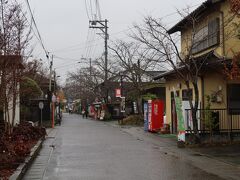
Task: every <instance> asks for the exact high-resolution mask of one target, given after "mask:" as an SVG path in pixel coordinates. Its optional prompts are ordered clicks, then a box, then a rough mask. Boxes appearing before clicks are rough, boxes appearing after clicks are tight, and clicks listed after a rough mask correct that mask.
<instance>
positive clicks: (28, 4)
mask: <svg viewBox="0 0 240 180" xmlns="http://www.w3.org/2000/svg"><path fill="white" fill-rule="evenodd" d="M25 2H26V4H27V7H28V10H29V12H30V15H31V19H32V21H33V24H34V26H35V29H36V31H37V34H38V37H39V40H40V44H41V46H42V48H43V50H44V52H45V55H46V57H47V58H48V51H47V49H46V48H45V46H44V44H43V40H42V37H41V34H40V32H39V30H38V27H37V23H36V21H35V18H34V16H33V13H32V10H31V6H30V3H29V1H28V0H25Z"/></svg>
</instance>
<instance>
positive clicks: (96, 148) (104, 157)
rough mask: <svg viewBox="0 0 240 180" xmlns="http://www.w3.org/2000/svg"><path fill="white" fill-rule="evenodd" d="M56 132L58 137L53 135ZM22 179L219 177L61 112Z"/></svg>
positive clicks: (97, 124) (105, 127) (131, 138)
mask: <svg viewBox="0 0 240 180" xmlns="http://www.w3.org/2000/svg"><path fill="white" fill-rule="evenodd" d="M54 136H56V138H54ZM24 179H62V180H66V179H81V180H84V179H88V180H95V179H96V180H108V179H109V180H130V179H131V180H134V179H136V180H148V179H151V180H165V179H183V180H187V179H194V180H198V179H199V180H200V179H204V180H205V179H211V180H215V179H216V180H219V179H220V178H218V177H216V176H213V175H210V174H207V173H205V172H204V171H202V170H200V169H197V168H195V167H193V166H191V165H188V164H186V163H185V162H183V161H181V160H179V159H177V158H174V157H171V156H167V155H165V154H164V153H163V152H161V151H160V150H159V149H157V148H155V146H153V145H152V144H149V143H146V142H144V141H139V140H138V139H136V138H134V137H133V136H131V135H129V134H127V133H124V132H122V131H121V130H120V129H117V128H114V127H111V126H108V125H106V124H104V123H103V122H99V121H95V120H90V119H82V117H81V116H79V115H73V114H72V115H68V114H65V115H64V121H63V123H62V126H60V127H56V129H55V130H54V131H52V133H51V134H50V135H49V137H48V138H47V139H46V141H45V143H44V145H43V148H42V150H41V152H40V155H39V156H38V157H37V159H36V160H35V161H34V163H33V165H32V167H31V168H30V169H29V171H28V172H27V173H26V175H25V177H24Z"/></svg>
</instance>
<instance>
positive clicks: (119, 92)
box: [115, 89, 121, 97]
mask: <svg viewBox="0 0 240 180" xmlns="http://www.w3.org/2000/svg"><path fill="white" fill-rule="evenodd" d="M115 96H116V97H121V89H115Z"/></svg>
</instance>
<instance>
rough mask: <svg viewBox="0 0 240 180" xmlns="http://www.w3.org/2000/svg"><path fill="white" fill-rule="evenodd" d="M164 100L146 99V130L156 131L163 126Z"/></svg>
mask: <svg viewBox="0 0 240 180" xmlns="http://www.w3.org/2000/svg"><path fill="white" fill-rule="evenodd" d="M163 112H164V102H163V101H161V100H149V101H148V121H149V124H148V130H149V131H150V132H158V131H160V129H161V128H162V127H163Z"/></svg>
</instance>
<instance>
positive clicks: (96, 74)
mask: <svg viewBox="0 0 240 180" xmlns="http://www.w3.org/2000/svg"><path fill="white" fill-rule="evenodd" d="M103 78H104V74H103V73H101V71H99V70H98V69H96V68H94V67H91V75H90V68H80V69H78V70H77V71H76V72H72V73H69V74H68V79H67V80H66V84H65V87H64V88H63V90H64V92H65V94H66V95H67V96H68V97H71V98H74V99H77V98H80V99H81V100H82V101H85V102H86V101H89V102H91V101H94V98H95V97H96V96H97V94H95V88H96V87H97V86H98V85H99V84H100V83H101V82H103Z"/></svg>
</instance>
